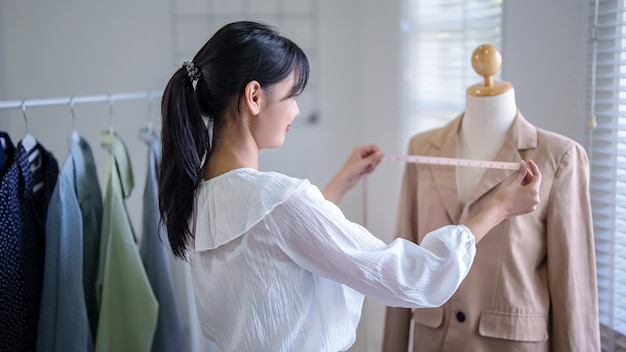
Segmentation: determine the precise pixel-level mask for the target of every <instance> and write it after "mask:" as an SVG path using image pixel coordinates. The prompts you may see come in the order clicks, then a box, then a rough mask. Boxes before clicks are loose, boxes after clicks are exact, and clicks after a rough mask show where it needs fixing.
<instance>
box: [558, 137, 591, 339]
mask: <svg viewBox="0 0 626 352" xmlns="http://www.w3.org/2000/svg"><path fill="white" fill-rule="evenodd" d="M547 201H548V212H547V214H548V216H547V224H546V225H547V251H548V253H547V258H548V259H547V260H548V283H549V289H550V295H551V304H552V309H551V311H552V335H553V344H554V345H553V346H552V349H553V350H555V351H600V332H599V329H600V328H599V318H598V291H597V277H596V258H595V246H594V234H593V224H592V217H591V205H590V198H589V160H588V157H587V154H586V152H585V150H584V149H583V148H582V146H580V145H578V144H574V145H573V146H572V147H571V148H569V150H567V151H566V153H565V154H564V155H563V157H562V158H561V161H560V163H559V165H558V168H557V170H556V173H555V179H554V183H553V185H552V189H551V191H550V195H549V199H547Z"/></svg>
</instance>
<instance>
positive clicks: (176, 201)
mask: <svg viewBox="0 0 626 352" xmlns="http://www.w3.org/2000/svg"><path fill="white" fill-rule="evenodd" d="M161 113H162V115H163V116H162V128H161V148H162V152H161V163H160V168H159V209H160V211H161V217H162V221H163V222H164V223H165V228H166V230H167V236H168V239H169V243H170V246H171V248H172V252H173V253H174V255H176V256H178V257H181V258H183V259H185V258H186V250H187V246H188V245H189V243H190V241H191V239H192V238H193V235H192V233H191V232H190V230H189V219H190V218H191V215H192V211H193V205H194V196H195V192H196V189H197V188H198V186H199V184H200V182H201V181H202V162H203V160H204V158H208V153H209V133H208V129H207V127H206V125H205V123H204V120H203V118H202V114H201V111H200V106H199V104H198V98H197V96H196V92H195V91H194V88H193V84H192V80H190V78H189V77H188V75H187V72H186V71H185V69H184V68H180V69H179V70H178V71H177V72H176V73H175V74H174V75H173V76H172V78H171V79H170V81H169V82H168V84H167V86H166V88H165V91H164V93H163V100H162V102H161Z"/></svg>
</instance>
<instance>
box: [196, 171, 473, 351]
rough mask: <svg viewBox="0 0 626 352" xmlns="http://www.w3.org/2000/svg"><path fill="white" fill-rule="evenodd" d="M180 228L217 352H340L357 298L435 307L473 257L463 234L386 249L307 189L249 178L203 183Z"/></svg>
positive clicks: (440, 233) (348, 341)
mask: <svg viewBox="0 0 626 352" xmlns="http://www.w3.org/2000/svg"><path fill="white" fill-rule="evenodd" d="M425 201H427V200H425ZM190 226H191V230H192V234H194V236H195V243H194V245H193V246H194V249H195V250H194V251H191V253H190V258H189V259H190V262H191V268H192V273H193V278H194V280H193V281H194V291H195V296H196V303H197V306H198V314H199V317H200V324H201V326H202V331H203V333H204V335H205V336H206V337H207V338H208V339H210V340H212V341H214V342H215V343H216V344H217V345H218V346H219V347H220V348H221V349H222V351H224V352H228V351H316V352H317V351H329V352H337V351H344V350H347V349H348V348H349V347H350V346H351V345H352V344H353V343H354V341H355V336H356V329H357V325H358V323H359V319H360V316H361V307H362V304H363V295H366V296H368V297H370V298H372V299H375V300H377V301H379V302H380V303H382V304H384V305H387V306H398V307H408V308H423V307H437V306H440V305H442V304H443V303H445V302H446V301H447V300H448V299H449V298H450V297H451V296H452V294H453V293H454V292H455V291H456V289H457V288H458V286H459V285H460V283H461V281H462V280H463V279H464V278H465V276H466V275H467V273H468V271H469V269H470V266H471V264H472V262H473V260H474V255H475V252H476V248H475V243H474V236H472V234H471V233H470V231H469V229H468V228H467V227H465V226H463V225H457V226H454V225H450V226H446V227H444V228H441V229H438V230H436V231H433V232H432V233H430V234H429V235H428V236H426V237H425V238H424V240H423V242H422V244H421V246H418V245H416V244H414V243H412V242H410V241H406V240H403V239H396V240H394V241H393V242H391V243H390V244H389V245H387V244H385V243H383V242H382V241H381V240H379V239H378V238H376V237H375V236H374V235H372V234H371V233H370V232H369V231H368V230H367V229H365V228H363V227H362V226H360V225H359V224H356V223H353V222H351V221H349V220H347V219H346V218H345V217H344V215H343V213H342V212H341V210H340V209H339V208H338V207H337V206H336V205H335V204H333V203H332V202H329V201H327V200H325V199H324V197H323V195H322V193H321V192H320V190H319V189H318V188H317V187H315V186H313V185H311V183H310V182H309V181H308V180H301V179H295V178H291V177H288V176H285V175H282V174H279V173H275V172H259V171H256V170H253V169H247V168H242V169H235V170H232V171H230V172H228V173H225V174H223V175H220V176H218V177H215V178H213V179H211V180H208V181H204V182H202V183H201V185H200V187H199V189H198V191H197V194H196V204H195V209H194V215H193V218H192V221H191V223H190Z"/></svg>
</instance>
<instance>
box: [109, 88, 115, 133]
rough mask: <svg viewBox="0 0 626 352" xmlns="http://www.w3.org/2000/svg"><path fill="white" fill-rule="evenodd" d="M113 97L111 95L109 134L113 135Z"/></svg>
mask: <svg viewBox="0 0 626 352" xmlns="http://www.w3.org/2000/svg"><path fill="white" fill-rule="evenodd" d="M114 132H115V131H114V129H113V95H112V94H111V93H109V134H113V133H114Z"/></svg>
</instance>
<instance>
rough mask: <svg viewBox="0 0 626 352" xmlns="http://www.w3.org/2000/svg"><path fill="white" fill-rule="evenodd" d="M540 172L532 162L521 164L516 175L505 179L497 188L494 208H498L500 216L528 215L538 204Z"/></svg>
mask: <svg viewBox="0 0 626 352" xmlns="http://www.w3.org/2000/svg"><path fill="white" fill-rule="evenodd" d="M540 186H541V172H540V171H539V168H538V167H537V164H535V162H534V161H532V160H529V161H528V163H525V162H523V161H522V162H521V163H520V168H519V170H518V172H517V173H515V174H513V175H511V176H509V177H508V178H507V179H505V180H504V181H503V182H502V183H501V184H500V185H499V186H498V188H497V190H496V194H495V196H494V203H495V204H494V206H495V207H498V208H500V210H501V211H502V216H503V219H504V218H508V217H511V216H516V215H522V214H526V213H530V212H532V211H534V210H535V209H536V208H537V205H538V204H539V201H540V199H539V187H540Z"/></svg>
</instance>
